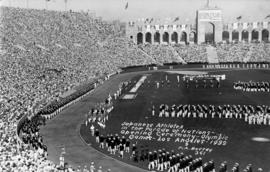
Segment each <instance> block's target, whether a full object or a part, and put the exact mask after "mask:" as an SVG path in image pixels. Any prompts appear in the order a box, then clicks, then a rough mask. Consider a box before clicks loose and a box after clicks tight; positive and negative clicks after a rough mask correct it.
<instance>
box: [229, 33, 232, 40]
mask: <svg viewBox="0 0 270 172" xmlns="http://www.w3.org/2000/svg"><path fill="white" fill-rule="evenodd" d="M229 42H232V32H230V31H229Z"/></svg>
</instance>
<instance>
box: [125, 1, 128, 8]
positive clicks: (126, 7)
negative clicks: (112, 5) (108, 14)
mask: <svg viewBox="0 0 270 172" xmlns="http://www.w3.org/2000/svg"><path fill="white" fill-rule="evenodd" d="M126 9H128V2H127V3H126V6H125V10H126Z"/></svg>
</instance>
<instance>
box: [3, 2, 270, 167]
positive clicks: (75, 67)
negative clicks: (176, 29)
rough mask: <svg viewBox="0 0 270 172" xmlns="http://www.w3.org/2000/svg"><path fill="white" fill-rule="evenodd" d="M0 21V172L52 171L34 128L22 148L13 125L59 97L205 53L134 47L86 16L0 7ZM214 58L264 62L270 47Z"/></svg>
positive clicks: (224, 49)
mask: <svg viewBox="0 0 270 172" xmlns="http://www.w3.org/2000/svg"><path fill="white" fill-rule="evenodd" d="M1 13H2V15H1V19H0V20H1V21H0V22H1V26H0V29H1V52H0V54H1V58H0V80H1V83H0V109H1V110H0V136H1V137H0V138H1V139H0V162H1V165H0V168H1V170H0V171H10V169H12V170H13V169H14V171H16V170H17V171H21V170H26V171H32V170H35V171H36V170H38V171H39V170H40V171H42V170H43V171H46V170H45V169H47V168H50V169H54V170H56V165H54V164H53V163H52V162H50V161H48V160H47V159H46V146H45V145H43V143H42V137H41V136H40V135H39V133H38V129H37V128H36V126H35V123H32V122H31V120H30V121H29V124H27V125H26V126H27V127H26V128H24V129H23V135H22V138H23V139H22V140H23V142H22V143H20V141H19V140H18V138H17V135H16V122H17V120H18V119H19V118H20V117H22V116H23V115H28V116H29V117H33V116H34V114H36V113H37V112H39V111H40V110H41V109H42V108H44V107H45V106H46V105H48V104H49V103H50V102H52V101H56V100H59V99H61V98H62V95H63V94H64V93H65V92H67V91H69V90H76V88H77V87H78V86H79V85H81V84H85V83H89V82H91V81H92V80H94V79H95V78H98V77H100V76H103V75H106V74H110V73H113V72H117V71H119V70H120V69H121V67H126V66H135V65H148V64H153V63H155V64H159V63H170V62H181V61H182V60H184V61H186V62H207V58H206V50H205V46H200V45H189V46H169V45H166V46H165V45H164V46H152V45H146V46H143V47H139V46H137V45H135V44H134V43H133V42H132V41H130V40H128V39H127V38H125V36H124V35H123V34H122V33H121V31H119V30H117V29H116V28H115V27H114V25H113V24H112V23H109V22H106V21H103V20H101V19H100V18H96V17H93V16H90V15H89V14H88V13H86V12H73V11H68V12H57V11H47V10H35V9H21V8H9V7H1ZM217 52H218V55H219V60H220V62H229V61H240V62H245V61H252V62H255V61H256V62H257V61H269V60H270V57H269V54H270V46H269V45H267V44H262V43H260V44H233V45H226V44H222V45H218V46H217ZM34 122H35V121H34ZM32 130H33V131H32ZM30 131H31V132H30ZM29 140H35V142H34V143H31V144H29V142H30V141H29ZM30 147H34V149H30Z"/></svg>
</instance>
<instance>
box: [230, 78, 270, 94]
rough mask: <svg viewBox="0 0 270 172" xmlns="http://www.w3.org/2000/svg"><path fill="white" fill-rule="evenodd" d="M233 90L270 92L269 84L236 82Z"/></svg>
mask: <svg viewBox="0 0 270 172" xmlns="http://www.w3.org/2000/svg"><path fill="white" fill-rule="evenodd" d="M233 88H234V89H236V90H242V91H247V92H270V83H269V82H252V81H249V82H241V81H238V82H234V83H233Z"/></svg>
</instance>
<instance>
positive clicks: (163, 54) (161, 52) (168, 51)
mask: <svg viewBox="0 0 270 172" xmlns="http://www.w3.org/2000/svg"><path fill="white" fill-rule="evenodd" d="M139 48H141V49H142V50H143V51H145V52H146V53H147V54H149V55H150V56H151V57H153V58H154V59H155V60H156V61H157V62H159V63H161V64H164V63H173V62H175V63H181V62H183V59H182V58H181V57H180V56H179V54H178V53H177V52H176V51H175V50H174V49H173V48H172V47H171V46H169V45H150V44H145V45H140V46H139Z"/></svg>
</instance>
